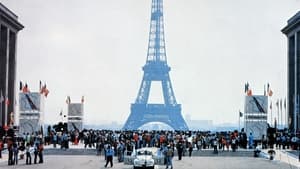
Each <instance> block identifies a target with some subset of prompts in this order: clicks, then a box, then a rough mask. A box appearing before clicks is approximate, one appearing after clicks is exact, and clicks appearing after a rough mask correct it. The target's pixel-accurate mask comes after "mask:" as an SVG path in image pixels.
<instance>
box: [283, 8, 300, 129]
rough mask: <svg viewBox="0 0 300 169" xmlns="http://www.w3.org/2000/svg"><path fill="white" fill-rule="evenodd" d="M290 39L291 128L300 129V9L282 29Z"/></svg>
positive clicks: (289, 105) (288, 108)
mask: <svg viewBox="0 0 300 169" xmlns="http://www.w3.org/2000/svg"><path fill="white" fill-rule="evenodd" d="M281 31H282V33H284V34H285V35H286V36H287V41H288V57H287V63H288V65H287V67H288V76H287V77H288V79H287V86H288V90H287V111H288V125H289V129H291V130H293V131H295V129H296V130H297V129H299V93H300V11H299V12H298V13H297V14H296V15H294V16H293V17H292V18H290V19H289V20H288V22H287V26H286V27H284V28H283V29H282V30H281Z"/></svg>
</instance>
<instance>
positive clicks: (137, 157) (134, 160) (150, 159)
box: [124, 148, 164, 169]
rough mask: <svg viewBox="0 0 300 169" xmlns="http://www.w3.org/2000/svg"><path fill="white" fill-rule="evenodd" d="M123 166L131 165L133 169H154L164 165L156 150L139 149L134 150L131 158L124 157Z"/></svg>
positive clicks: (160, 154) (162, 158)
mask: <svg viewBox="0 0 300 169" xmlns="http://www.w3.org/2000/svg"><path fill="white" fill-rule="evenodd" d="M124 164H127V165H133V169H139V168H148V169H154V167H155V165H163V164H164V157H163V156H162V153H161V152H160V151H159V150H158V149H157V148H141V149H137V150H134V151H133V152H132V154H131V156H125V157H124Z"/></svg>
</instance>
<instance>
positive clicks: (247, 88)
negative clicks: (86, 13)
mask: <svg viewBox="0 0 300 169" xmlns="http://www.w3.org/2000/svg"><path fill="white" fill-rule="evenodd" d="M248 90H249V83H248V82H247V83H246V84H245V93H247V92H248Z"/></svg>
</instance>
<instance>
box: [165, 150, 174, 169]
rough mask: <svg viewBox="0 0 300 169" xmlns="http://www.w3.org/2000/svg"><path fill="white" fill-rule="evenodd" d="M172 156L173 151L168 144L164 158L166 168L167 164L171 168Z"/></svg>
mask: <svg viewBox="0 0 300 169" xmlns="http://www.w3.org/2000/svg"><path fill="white" fill-rule="evenodd" d="M173 156H174V151H173V149H172V148H171V146H170V145H168V149H167V153H166V159H167V164H166V169H167V168H168V167H169V166H171V169H173V163H172V159H173Z"/></svg>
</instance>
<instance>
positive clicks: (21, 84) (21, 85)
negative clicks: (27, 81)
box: [20, 81, 23, 91]
mask: <svg viewBox="0 0 300 169" xmlns="http://www.w3.org/2000/svg"><path fill="white" fill-rule="evenodd" d="M22 89H23V83H22V81H20V91H21V90H22Z"/></svg>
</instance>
